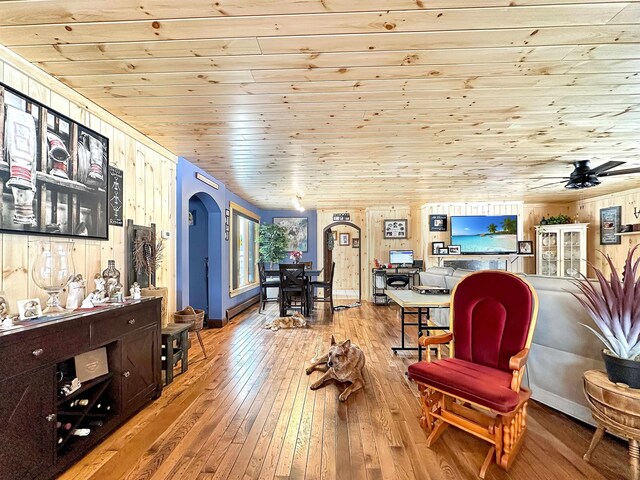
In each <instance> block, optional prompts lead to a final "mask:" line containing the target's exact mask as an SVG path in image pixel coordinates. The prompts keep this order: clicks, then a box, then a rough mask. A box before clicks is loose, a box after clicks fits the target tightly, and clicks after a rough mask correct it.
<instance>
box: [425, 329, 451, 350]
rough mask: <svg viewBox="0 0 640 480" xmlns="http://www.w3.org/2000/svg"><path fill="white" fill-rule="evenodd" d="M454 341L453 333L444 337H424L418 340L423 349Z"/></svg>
mask: <svg viewBox="0 0 640 480" xmlns="http://www.w3.org/2000/svg"><path fill="white" fill-rule="evenodd" d="M451 341H453V333H451V332H449V333H445V334H443V335H434V336H424V335H423V336H422V337H420V338H419V339H418V344H420V346H421V347H428V346H429V345H442V344H444V343H449V342H451Z"/></svg>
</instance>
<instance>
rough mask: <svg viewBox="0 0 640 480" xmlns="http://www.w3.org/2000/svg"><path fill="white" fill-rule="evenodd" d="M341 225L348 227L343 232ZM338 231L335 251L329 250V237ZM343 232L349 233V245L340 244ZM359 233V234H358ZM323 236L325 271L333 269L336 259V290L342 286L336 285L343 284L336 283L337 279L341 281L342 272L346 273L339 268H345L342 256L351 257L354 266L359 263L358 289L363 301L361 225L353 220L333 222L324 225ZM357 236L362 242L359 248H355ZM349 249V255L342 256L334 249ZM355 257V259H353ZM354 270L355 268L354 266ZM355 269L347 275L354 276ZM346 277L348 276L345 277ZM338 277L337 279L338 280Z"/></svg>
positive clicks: (359, 298)
mask: <svg viewBox="0 0 640 480" xmlns="http://www.w3.org/2000/svg"><path fill="white" fill-rule="evenodd" d="M340 227H347V228H346V230H345V231H344V232H343V231H341V230H343V229H341V228H340ZM334 230H335V231H336V233H337V239H336V240H335V241H334V247H333V251H332V250H329V238H330V237H332V236H333V231H334ZM349 230H351V231H352V232H354V233H353V234H351V233H350V232H349ZM341 233H349V237H350V238H349V245H348V246H346V245H342V246H341V245H340V234H341ZM356 235H357V236H356ZM322 238H323V245H324V246H323V258H324V271H325V272H330V271H331V264H332V262H333V261H334V260H336V274H335V279H334V289H336V290H340V288H336V287H340V286H341V285H339V284H338V285H336V281H337V282H340V281H341V280H340V277H339V275H340V273H342V274H345V272H340V271H339V269H340V268H341V267H342V268H344V265H339V262H340V258H341V257H351V258H352V262H353V266H354V267H355V266H356V265H357V271H358V273H357V275H358V280H357V283H356V285H357V290H358V302H362V230H361V229H360V227H359V226H358V225H356V224H355V223H351V222H333V223H332V224H330V225H327V226H326V227H324V229H323V231H322ZM354 238H357V239H358V241H359V242H360V245H359V246H358V247H357V248H354V246H353V239H354ZM337 248H339V249H348V250H346V253H347V255H340V257H338V255H334V251H335V249H337ZM342 252H345V251H337V252H336V253H340V254H342ZM354 259H355V261H353V260H354ZM352 270H355V268H353V269H352ZM352 274H353V271H351V272H349V273H347V274H346V275H347V276H348V277H352ZM345 278H346V277H345ZM336 279H337V280H336Z"/></svg>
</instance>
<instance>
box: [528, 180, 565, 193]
mask: <svg viewBox="0 0 640 480" xmlns="http://www.w3.org/2000/svg"><path fill="white" fill-rule="evenodd" d="M567 181H569V179H568V178H566V179H564V180H560V181H559V182H552V183H547V184H546V185H539V186H537V187H531V188H530V189H529V190H538V189H539V188H546V187H551V186H553V185H560V184H561V183H565V182H567Z"/></svg>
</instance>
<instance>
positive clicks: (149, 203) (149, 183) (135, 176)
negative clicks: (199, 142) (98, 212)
mask: <svg viewBox="0 0 640 480" xmlns="http://www.w3.org/2000/svg"><path fill="white" fill-rule="evenodd" d="M0 79H2V81H3V83H5V84H7V85H9V86H10V87H13V88H15V89H16V90H19V91H20V92H22V93H24V94H26V95H28V96H30V97H32V98H34V99H35V100H38V101H39V102H41V103H43V104H45V105H47V106H50V107H51V108H53V109H55V110H57V111H59V112H60V113H62V114H64V115H67V116H68V117H70V118H71V119H73V120H75V121H78V122H80V123H82V124H84V125H87V126H89V127H90V128H92V129H94V130H96V131H98V132H100V133H102V134H103V135H105V136H106V137H108V138H109V150H110V151H109V158H110V162H111V165H114V166H116V167H118V168H120V169H122V170H123V171H124V178H125V185H124V187H125V188H124V203H125V210H124V218H125V224H126V220H127V219H129V218H131V219H133V220H134V222H135V223H136V224H142V225H148V224H150V223H152V222H153V223H155V224H156V229H157V231H158V232H160V231H168V232H170V233H171V239H170V240H168V242H167V245H166V249H165V258H164V261H163V263H162V266H161V268H160V269H159V271H158V272H157V282H156V283H157V284H158V285H159V286H160V285H161V286H167V287H169V293H170V302H169V308H170V309H174V308H175V287H176V255H175V232H176V226H175V211H176V162H177V158H176V157H175V155H173V154H171V153H170V152H169V151H167V150H165V149H163V148H162V147H160V146H158V145H157V144H155V143H154V142H152V141H151V140H149V139H148V138H146V137H144V136H143V135H142V134H140V133H139V132H137V131H136V130H134V129H133V128H131V127H129V126H127V125H126V124H125V123H124V122H122V121H120V120H118V119H116V118H115V117H114V116H113V115H110V114H109V113H107V112H106V111H104V110H102V109H101V108H100V107H98V106H96V105H94V104H91V103H90V102H88V101H87V100H86V99H84V98H83V97H81V96H80V95H79V94H77V93H76V92H74V91H73V90H71V89H70V88H69V87H66V86H65V85H63V84H62V83H60V82H58V81H57V80H55V79H53V78H52V77H50V76H49V75H47V74H45V73H44V72H42V70H39V69H37V68H36V67H34V66H33V65H31V64H29V63H28V62H26V61H25V60H23V59H20V58H19V57H17V56H16V55H14V54H13V53H11V52H9V51H8V50H6V49H4V47H2V46H0ZM125 232H126V228H125V227H109V240H107V241H99V240H81V239H75V240H74V247H73V248H74V261H75V265H76V271H77V272H78V273H81V274H82V275H83V276H84V277H85V278H87V279H92V278H93V276H94V275H95V274H96V273H98V272H102V270H103V269H104V268H106V266H107V260H110V259H114V260H115V261H116V266H117V267H118V269H119V270H120V271H121V273H122V279H123V283H125V281H126V272H125V270H126V263H125V258H126V256H127V255H129V252H128V251H127V249H126V246H125ZM47 238H48V237H43V236H27V235H10V234H4V235H3V234H0V265H1V267H2V276H0V291H4V293H5V295H6V297H7V300H9V302H10V308H11V312H12V313H17V306H16V302H17V301H18V300H23V299H25V298H31V297H39V298H40V300H41V301H42V302H45V301H46V299H47V294H46V293H45V292H44V291H42V290H40V289H39V288H38V287H37V286H36V285H35V284H34V283H33V281H32V278H31V271H30V269H31V265H32V263H33V260H34V258H35V252H36V243H35V242H37V241H39V240H43V239H47ZM93 288H94V286H93V282H92V281H90V282H89V284H88V286H87V290H88V291H90V289H93ZM61 298H62V300H63V302H64V300H65V298H66V295H65V294H63V295H62V296H61Z"/></svg>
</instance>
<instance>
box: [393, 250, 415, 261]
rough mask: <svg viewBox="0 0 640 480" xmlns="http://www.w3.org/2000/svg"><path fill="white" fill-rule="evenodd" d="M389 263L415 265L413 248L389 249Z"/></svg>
mask: <svg viewBox="0 0 640 480" xmlns="http://www.w3.org/2000/svg"><path fill="white" fill-rule="evenodd" d="M389 263H392V264H394V265H413V250H389Z"/></svg>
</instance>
